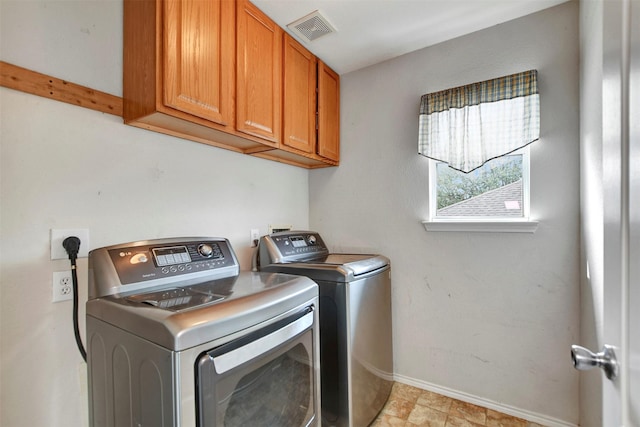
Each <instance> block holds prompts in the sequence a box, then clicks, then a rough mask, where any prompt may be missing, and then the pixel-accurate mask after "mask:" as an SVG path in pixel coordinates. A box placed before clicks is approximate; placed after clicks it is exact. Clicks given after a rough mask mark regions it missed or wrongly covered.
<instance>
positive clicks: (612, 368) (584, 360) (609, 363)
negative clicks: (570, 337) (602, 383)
mask: <svg viewBox="0 0 640 427" xmlns="http://www.w3.org/2000/svg"><path fill="white" fill-rule="evenodd" d="M571 360H572V361H573V367H574V368H576V369H578V370H580V371H586V370H589V369H592V368H596V367H598V368H602V370H603V371H604V374H605V375H606V376H607V378H608V379H610V380H614V379H615V378H616V377H617V376H618V361H617V360H616V354H615V352H614V351H613V347H612V346H610V345H606V344H605V346H604V347H603V348H602V350H601V351H600V353H593V352H592V351H591V350H588V349H586V348H584V347H581V346H579V345H572V346H571Z"/></svg>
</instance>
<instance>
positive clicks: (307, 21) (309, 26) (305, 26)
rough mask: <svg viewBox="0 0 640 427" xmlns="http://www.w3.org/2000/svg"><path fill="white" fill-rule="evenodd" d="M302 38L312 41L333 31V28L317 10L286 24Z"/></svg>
mask: <svg viewBox="0 0 640 427" xmlns="http://www.w3.org/2000/svg"><path fill="white" fill-rule="evenodd" d="M287 28H289V29H290V30H291V31H293V32H294V33H295V34H296V35H298V36H299V37H300V38H301V39H302V40H305V41H310V42H312V41H314V40H315V39H317V38H318V37H322V36H324V35H327V34H331V33H334V32H335V31H336V29H335V28H333V26H332V25H331V24H329V21H327V19H326V18H325V17H324V16H322V15H320V12H318V11H317V10H316V11H315V12H312V13H310V14H308V15H307V16H305V17H303V18H300V19H298V20H297V21H295V22H292V23H291V24H289V25H287Z"/></svg>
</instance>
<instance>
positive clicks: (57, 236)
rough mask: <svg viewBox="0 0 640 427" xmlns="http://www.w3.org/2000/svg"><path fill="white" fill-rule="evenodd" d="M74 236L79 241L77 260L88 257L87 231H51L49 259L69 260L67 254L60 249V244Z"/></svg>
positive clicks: (83, 229) (81, 229) (80, 229)
mask: <svg viewBox="0 0 640 427" xmlns="http://www.w3.org/2000/svg"><path fill="white" fill-rule="evenodd" d="M71 236H76V237H77V238H79V239H80V250H79V251H78V258H86V257H88V256H89V230H87V229H86V228H79V229H54V228H52V229H51V259H52V260H53V259H69V254H67V251H65V250H64V248H63V247H62V242H63V241H64V239H66V238H67V237H71Z"/></svg>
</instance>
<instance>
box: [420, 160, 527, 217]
mask: <svg viewBox="0 0 640 427" xmlns="http://www.w3.org/2000/svg"><path fill="white" fill-rule="evenodd" d="M429 167H430V175H431V177H430V183H429V199H430V203H429V206H430V215H429V219H430V220H431V221H436V220H458V221H466V220H492V219H498V220H503V221H508V220H520V221H522V220H527V219H528V217H529V149H528V147H527V148H524V149H522V150H519V152H518V153H514V154H510V155H507V156H503V157H499V158H497V159H493V160H490V161H489V162H487V163H485V164H484V165H483V166H481V167H480V168H477V169H475V170H474V171H472V172H469V173H464V172H460V171H458V170H455V169H453V168H450V167H449V165H448V164H447V163H444V162H440V161H437V160H431V161H430V165H429Z"/></svg>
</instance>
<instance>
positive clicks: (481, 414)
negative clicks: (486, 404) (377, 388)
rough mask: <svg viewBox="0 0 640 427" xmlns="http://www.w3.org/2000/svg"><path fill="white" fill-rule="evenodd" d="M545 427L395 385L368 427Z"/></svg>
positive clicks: (398, 384) (426, 392)
mask: <svg viewBox="0 0 640 427" xmlns="http://www.w3.org/2000/svg"><path fill="white" fill-rule="evenodd" d="M396 426H402V427H414V426H422V427H544V426H541V425H540V424H536V423H532V422H530V421H525V420H523V419H520V418H515V417H512V416H510V415H505V414H502V413H500V412H496V411H493V410H491V409H486V408H483V407H480V406H476V405H472V404H470V403H466V402H462V401H459V400H456V399H452V398H450V397H446V396H442V395H439V394H436V393H433V392H430V391H426V390H421V389H419V388H416V387H412V386H409V385H406V384H401V383H395V384H394V385H393V389H392V391H391V396H390V397H389V400H388V401H387V403H386V405H385V407H384V408H383V409H382V412H381V413H380V415H379V416H378V418H377V419H376V420H375V421H374V422H373V423H372V424H371V427H396Z"/></svg>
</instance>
